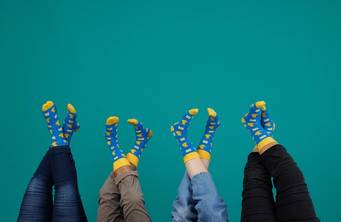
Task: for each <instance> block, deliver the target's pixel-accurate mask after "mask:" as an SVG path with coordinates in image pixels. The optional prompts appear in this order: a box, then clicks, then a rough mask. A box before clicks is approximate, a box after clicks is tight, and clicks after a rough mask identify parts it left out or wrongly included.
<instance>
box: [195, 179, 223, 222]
mask: <svg viewBox="0 0 341 222" xmlns="http://www.w3.org/2000/svg"><path fill="white" fill-rule="evenodd" d="M191 184H192V190H193V193H192V198H193V201H194V203H195V209H196V210H197V212H198V222H223V221H224V222H226V221H227V211H226V205H225V203H224V201H223V200H222V199H221V198H220V197H219V195H218V192H217V189H216V187H215V185H214V182H213V180H212V178H211V175H210V174H209V173H199V174H197V175H195V176H194V177H192V179H191Z"/></svg>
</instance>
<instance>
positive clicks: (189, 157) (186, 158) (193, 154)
mask: <svg viewBox="0 0 341 222" xmlns="http://www.w3.org/2000/svg"><path fill="white" fill-rule="evenodd" d="M196 158H197V159H200V156H199V154H198V153H197V152H191V153H188V154H186V155H185V156H184V162H185V163H186V162H187V161H189V160H192V159H196Z"/></svg>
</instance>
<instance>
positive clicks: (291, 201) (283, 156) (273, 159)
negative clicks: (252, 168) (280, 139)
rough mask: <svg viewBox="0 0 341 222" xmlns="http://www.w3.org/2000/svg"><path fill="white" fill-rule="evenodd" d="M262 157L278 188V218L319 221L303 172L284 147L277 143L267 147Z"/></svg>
mask: <svg viewBox="0 0 341 222" xmlns="http://www.w3.org/2000/svg"><path fill="white" fill-rule="evenodd" d="M261 159H262V163H263V165H264V166H265V167H266V169H267V170H268V171H269V173H270V175H271V176H272V177H273V181H274V186H275V188H276V190H277V195H276V220H277V221H280V222H282V221H283V222H284V221H307V222H308V221H309V222H315V221H319V219H318V218H317V216H316V213H315V209H314V205H313V202H312V200H311V197H310V194H309V191H308V187H307V184H306V183H305V181H304V177H303V173H302V171H301V170H300V169H299V167H298V166H297V164H296V163H295V161H294V160H293V158H292V157H291V156H290V154H289V153H288V152H287V151H286V150H285V149H284V147H283V146H281V145H279V144H277V145H275V146H273V147H271V148H269V149H267V150H266V151H265V152H264V153H263V154H262V155H261Z"/></svg>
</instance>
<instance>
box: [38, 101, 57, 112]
mask: <svg viewBox="0 0 341 222" xmlns="http://www.w3.org/2000/svg"><path fill="white" fill-rule="evenodd" d="M53 105H54V103H53V102H52V101H50V100H49V101H47V102H46V103H44V104H43V106H42V108H41V109H42V110H43V111H44V112H45V111H46V110H48V109H50V108H51V107H52V106H53Z"/></svg>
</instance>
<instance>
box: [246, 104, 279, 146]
mask: <svg viewBox="0 0 341 222" xmlns="http://www.w3.org/2000/svg"><path fill="white" fill-rule="evenodd" d="M264 106H265V102H264V101H259V102H257V103H256V104H252V105H251V107H250V109H249V112H248V113H246V114H245V115H244V116H243V117H242V123H243V125H244V127H245V128H246V129H248V131H249V133H250V134H251V136H252V139H253V140H254V141H255V143H256V145H257V149H258V151H259V150H260V149H262V148H263V147H265V146H266V145H268V144H270V143H276V141H275V140H274V139H273V138H272V136H270V135H271V134H269V132H270V131H266V130H265V129H264V127H263V125H262V120H261V119H262V117H261V114H262V109H261V108H262V107H264ZM263 123H264V124H267V123H268V121H267V122H265V119H264V122H263ZM267 125H268V124H267ZM268 129H269V128H268Z"/></svg>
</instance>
